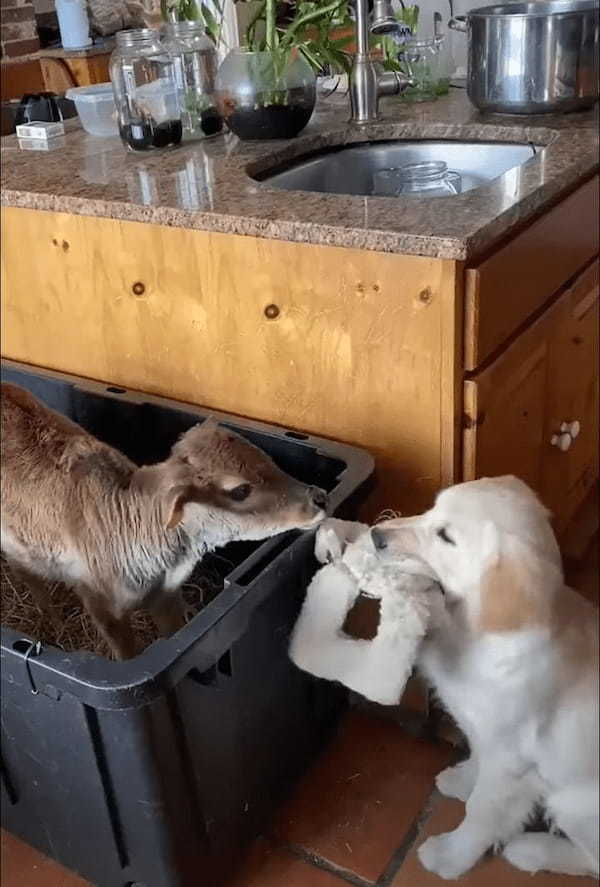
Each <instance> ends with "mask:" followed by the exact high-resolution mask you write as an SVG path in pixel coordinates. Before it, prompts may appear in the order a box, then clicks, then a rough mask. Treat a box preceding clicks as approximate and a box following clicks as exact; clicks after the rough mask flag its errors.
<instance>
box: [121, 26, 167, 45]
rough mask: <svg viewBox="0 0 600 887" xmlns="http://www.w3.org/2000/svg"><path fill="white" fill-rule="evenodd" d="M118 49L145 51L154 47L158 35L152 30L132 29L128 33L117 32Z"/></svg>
mask: <svg viewBox="0 0 600 887" xmlns="http://www.w3.org/2000/svg"><path fill="white" fill-rule="evenodd" d="M116 40H117V46H118V47H119V49H124V48H127V49H131V48H135V49H146V48H149V47H152V46H154V45H155V44H156V43H157V42H158V40H159V33H158V31H155V30H154V28H133V29H132V30H129V31H117V33H116Z"/></svg>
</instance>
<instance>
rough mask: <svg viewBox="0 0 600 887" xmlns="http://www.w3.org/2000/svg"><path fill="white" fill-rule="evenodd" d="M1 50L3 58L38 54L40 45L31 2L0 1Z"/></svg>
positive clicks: (17, 0)
mask: <svg viewBox="0 0 600 887" xmlns="http://www.w3.org/2000/svg"><path fill="white" fill-rule="evenodd" d="M0 18H1V25H0V50H1V53H2V58H3V59H5V58H14V57H15V56H19V55H26V54H27V53H30V52H36V51H37V50H38V49H39V46H40V43H39V40H38V35H37V30H36V26H35V9H34V7H33V3H32V2H31V0H0Z"/></svg>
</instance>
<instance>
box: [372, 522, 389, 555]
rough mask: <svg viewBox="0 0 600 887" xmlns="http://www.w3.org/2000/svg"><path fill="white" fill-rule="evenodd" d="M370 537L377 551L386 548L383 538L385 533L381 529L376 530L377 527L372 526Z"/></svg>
mask: <svg viewBox="0 0 600 887" xmlns="http://www.w3.org/2000/svg"><path fill="white" fill-rule="evenodd" d="M371 539H372V540H373V545H374V546H375V548H376V549H377V551H383V549H384V548H387V540H386V538H385V533H383V532H382V531H381V530H378V529H377V527H373V529H372V530H371Z"/></svg>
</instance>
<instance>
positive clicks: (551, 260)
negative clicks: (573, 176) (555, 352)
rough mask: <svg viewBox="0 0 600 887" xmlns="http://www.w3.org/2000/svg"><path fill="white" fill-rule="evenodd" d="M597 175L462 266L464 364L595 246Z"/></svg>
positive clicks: (506, 332)
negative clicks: (491, 249)
mask: <svg viewBox="0 0 600 887" xmlns="http://www.w3.org/2000/svg"><path fill="white" fill-rule="evenodd" d="M598 182H599V180H598V177H596V178H595V179H593V180H592V181H590V182H587V183H586V184H585V185H583V186H582V187H581V188H579V190H577V191H575V192H574V193H573V194H571V195H570V196H569V197H567V199H566V200H563V201H562V203H560V204H559V205H558V206H556V207H555V208H554V209H553V210H551V211H550V212H549V213H546V214H545V215H544V216H542V217H541V218H540V219H538V221H537V222H534V223H533V225H531V226H530V227H529V228H527V229H526V230H525V231H523V233H522V234H520V235H519V236H518V237H515V239H514V240H511V241H510V243H508V244H507V245H506V246H505V247H503V248H502V249H500V250H498V252H496V253H494V254H493V255H492V256H490V258H489V259H486V261H485V262H482V263H481V265H479V266H478V267H477V268H468V269H467V271H466V279H465V368H466V369H467V370H474V369H475V368H476V367H478V366H479V365H480V364H481V363H482V362H483V361H484V360H486V358H488V357H489V356H490V355H491V354H492V353H493V352H494V351H495V350H496V349H497V348H498V347H499V346H500V345H501V344H502V343H503V342H505V341H506V339H508V337H509V336H510V335H511V334H512V333H514V332H515V330H516V329H518V327H519V326H521V324H522V323H524V322H525V321H526V320H527V318H528V317H530V316H531V314H533V313H534V312H535V311H536V310H537V309H538V308H540V307H541V306H542V305H543V304H544V302H546V301H547V300H548V299H550V298H551V297H552V296H553V295H554V293H556V292H558V290H559V289H560V288H561V287H562V286H564V284H565V283H566V281H567V280H569V278H571V277H573V275H574V274H576V273H577V271H578V270H579V269H580V268H583V267H584V265H586V264H587V263H588V262H589V261H590V260H591V259H592V257H593V256H595V255H596V254H597V252H598V249H599V243H598V241H599V236H598V206H599V199H598V195H599V187H598Z"/></svg>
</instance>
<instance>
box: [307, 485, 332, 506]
mask: <svg viewBox="0 0 600 887" xmlns="http://www.w3.org/2000/svg"><path fill="white" fill-rule="evenodd" d="M309 495H310V500H311V502H312V504H313V505H315V506H316V507H317V508H321V509H322V510H323V511H325V509H326V508H327V505H328V503H329V499H328V497H327V493H326V492H325V490H321V489H319V487H311V488H310V491H309Z"/></svg>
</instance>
